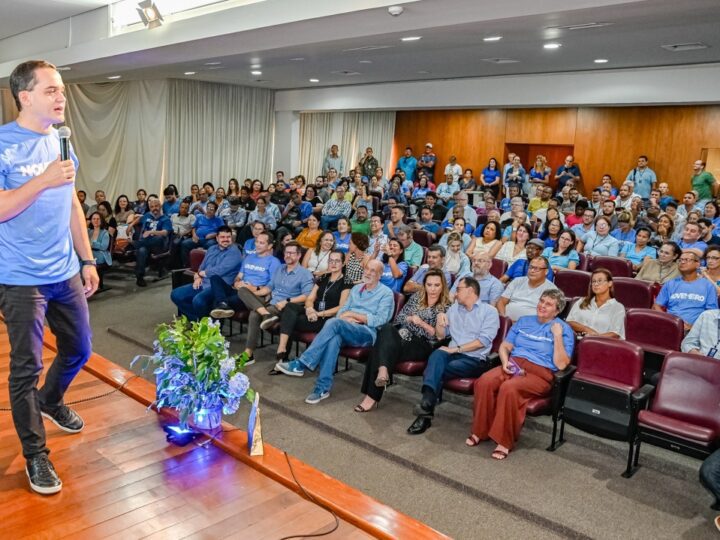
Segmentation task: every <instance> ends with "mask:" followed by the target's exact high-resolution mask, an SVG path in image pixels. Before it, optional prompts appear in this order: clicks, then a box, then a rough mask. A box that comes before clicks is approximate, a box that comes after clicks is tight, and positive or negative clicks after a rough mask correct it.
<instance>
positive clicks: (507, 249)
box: [495, 222, 532, 265]
mask: <svg viewBox="0 0 720 540" xmlns="http://www.w3.org/2000/svg"><path fill="white" fill-rule="evenodd" d="M510 238H511V239H510V240H508V241H507V242H505V243H504V244H503V245H502V247H501V248H500V251H498V252H497V254H496V255H495V258H496V259H500V260H501V261H505V262H506V263H508V265H511V264H513V263H514V262H515V261H517V260H519V259H525V258H526V253H525V247H526V246H527V243H528V241H529V240H530V239H531V238H532V227H531V226H530V225H529V224H527V223H517V222H515V223H513V224H512V229H511V236H510Z"/></svg>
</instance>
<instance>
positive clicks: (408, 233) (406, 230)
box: [395, 206, 413, 238]
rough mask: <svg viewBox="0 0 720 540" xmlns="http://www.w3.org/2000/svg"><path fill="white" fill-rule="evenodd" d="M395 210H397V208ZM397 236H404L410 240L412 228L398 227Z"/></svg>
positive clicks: (407, 226) (406, 226)
mask: <svg viewBox="0 0 720 540" xmlns="http://www.w3.org/2000/svg"><path fill="white" fill-rule="evenodd" d="M395 208H397V206H396V207H395ZM397 234H404V235H405V236H407V237H408V238H412V235H413V232H412V228H411V227H410V226H409V225H400V226H399V227H398V230H397Z"/></svg>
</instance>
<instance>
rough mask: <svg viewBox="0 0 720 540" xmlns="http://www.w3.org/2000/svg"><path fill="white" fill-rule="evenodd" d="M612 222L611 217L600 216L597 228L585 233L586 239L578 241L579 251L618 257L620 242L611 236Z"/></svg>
mask: <svg viewBox="0 0 720 540" xmlns="http://www.w3.org/2000/svg"><path fill="white" fill-rule="evenodd" d="M611 227H612V223H611V221H610V218H608V217H605V216H599V217H597V218H596V219H595V230H594V231H593V232H591V233H588V234H587V235H585V240H584V241H580V242H578V251H579V252H582V253H585V254H586V255H592V256H594V257H600V256H602V257H604V256H610V257H617V256H618V253H619V252H620V242H619V241H618V240H617V239H616V238H613V237H612V236H610V228H611Z"/></svg>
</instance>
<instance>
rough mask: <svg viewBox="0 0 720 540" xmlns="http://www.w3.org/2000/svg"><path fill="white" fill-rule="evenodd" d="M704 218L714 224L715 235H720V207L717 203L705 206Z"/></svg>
mask: <svg viewBox="0 0 720 540" xmlns="http://www.w3.org/2000/svg"><path fill="white" fill-rule="evenodd" d="M703 218H705V219H709V220H710V222H711V223H712V227H711V229H712V230H713V234H715V235H720V206H718V204H717V203H716V202H715V201H710V202H709V203H707V204H706V205H705V208H704V209H703Z"/></svg>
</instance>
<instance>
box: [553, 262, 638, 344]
mask: <svg viewBox="0 0 720 540" xmlns="http://www.w3.org/2000/svg"><path fill="white" fill-rule="evenodd" d="M565 320H566V321H567V323H568V324H569V325H570V327H571V328H572V329H573V330H574V331H575V333H576V334H577V335H578V336H603V337H611V338H620V339H625V306H623V305H622V304H621V303H620V302H618V301H617V300H615V289H613V281H612V274H611V273H610V271H609V270H606V269H605V268H597V269H596V270H594V271H593V273H592V275H591V276H590V286H589V287H588V295H587V296H586V297H585V298H581V299H580V300H578V301H577V302H575V304H574V305H573V307H572V308H571V309H570V314H569V315H568V316H567V318H566V319H565Z"/></svg>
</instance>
